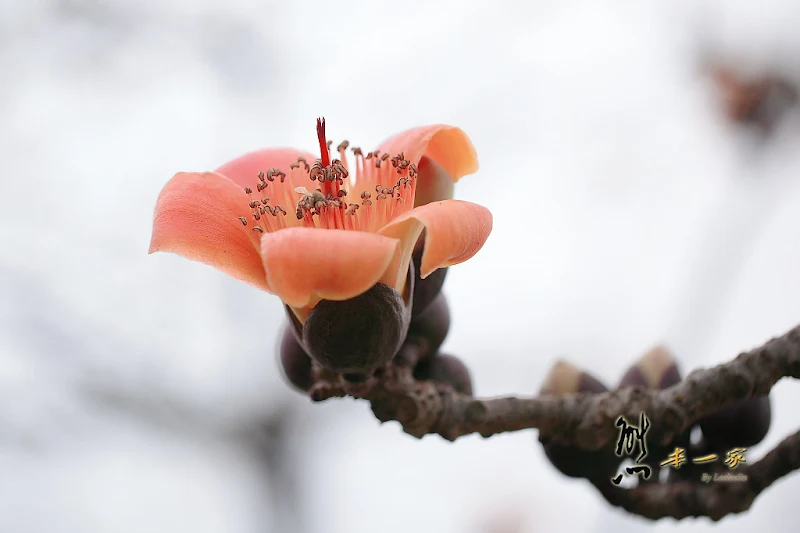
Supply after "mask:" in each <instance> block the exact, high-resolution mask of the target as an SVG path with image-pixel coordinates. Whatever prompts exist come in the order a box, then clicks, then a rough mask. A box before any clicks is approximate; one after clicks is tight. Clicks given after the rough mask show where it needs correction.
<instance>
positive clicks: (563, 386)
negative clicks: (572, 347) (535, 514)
mask: <svg viewBox="0 0 800 533" xmlns="http://www.w3.org/2000/svg"><path fill="white" fill-rule="evenodd" d="M607 391H608V388H607V387H606V386H605V385H604V384H603V383H602V382H600V381H599V380H598V379H597V378H595V377H594V376H592V375H590V374H588V373H586V372H583V371H582V370H580V369H579V368H577V367H575V366H573V365H571V364H570V363H567V362H565V361H557V362H556V363H555V364H554V365H553V367H552V368H551V369H550V372H549V373H548V375H547V377H546V378H545V381H544V383H543V384H542V387H541V389H540V391H539V393H540V394H546V395H553V396H563V395H569V394H576V393H579V392H592V393H601V392H607ZM539 442H540V443H541V444H542V446H543V447H544V453H545V455H547V458H548V459H549V460H550V462H551V463H552V464H553V466H555V467H556V468H557V469H558V470H559V472H561V473H562V474H564V475H565V476H568V477H574V478H586V479H589V480H592V481H600V482H607V483H610V481H609V480H610V479H611V478H612V477H614V474H615V473H616V470H617V468H618V467H619V464H620V463H621V462H622V459H621V458H619V457H617V456H616V455H615V454H614V447H613V446H609V447H608V449H601V450H597V451H593V452H587V451H584V450H580V449H577V448H574V447H572V446H563V445H560V444H551V443H549V442H548V439H546V438H544V437H542V436H541V435H539ZM604 478H605V481H603V480H604Z"/></svg>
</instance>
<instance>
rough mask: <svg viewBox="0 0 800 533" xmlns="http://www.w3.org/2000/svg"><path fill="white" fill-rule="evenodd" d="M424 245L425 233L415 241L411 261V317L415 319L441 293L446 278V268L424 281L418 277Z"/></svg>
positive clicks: (435, 272)
mask: <svg viewBox="0 0 800 533" xmlns="http://www.w3.org/2000/svg"><path fill="white" fill-rule="evenodd" d="M424 245H425V231H423V232H422V235H420V237H419V240H417V245H416V247H415V248H414V254H413V255H412V260H413V263H414V272H415V275H414V309H413V311H412V316H414V317H416V316H419V315H420V314H422V312H423V311H425V309H427V308H428V306H429V305H431V304H432V303H433V301H434V300H436V297H437V296H439V294H441V292H442V286H443V285H444V280H445V277H447V268H440V269H438V270H435V271H433V272H432V273H431V275H430V276H428V277H427V278H425V279H422V278H420V277H419V272H420V265H421V263H422V251H423V249H424Z"/></svg>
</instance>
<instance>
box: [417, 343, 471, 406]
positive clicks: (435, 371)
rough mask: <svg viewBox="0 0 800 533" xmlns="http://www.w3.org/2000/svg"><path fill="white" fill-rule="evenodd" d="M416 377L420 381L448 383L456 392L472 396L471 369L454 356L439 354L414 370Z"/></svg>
mask: <svg viewBox="0 0 800 533" xmlns="http://www.w3.org/2000/svg"><path fill="white" fill-rule="evenodd" d="M414 377H415V378H417V379H419V380H430V381H436V382H439V383H447V384H449V385H451V386H452V387H453V389H455V391H456V392H459V393H461V394H466V395H468V396H472V376H471V375H470V372H469V368H467V365H465V364H464V362H463V361H461V359H459V358H458V357H454V356H452V355H447V354H443V353H439V354H436V355H434V356H433V357H429V358H428V359H426V360H424V361H422V362H421V363H420V364H419V365H417V368H415V369H414Z"/></svg>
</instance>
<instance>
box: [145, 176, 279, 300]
mask: <svg viewBox="0 0 800 533" xmlns="http://www.w3.org/2000/svg"><path fill="white" fill-rule="evenodd" d="M248 212H249V209H248V207H247V196H246V195H245V194H244V192H243V191H242V189H241V188H240V187H239V186H238V185H236V184H235V183H233V182H232V181H231V180H229V179H227V178H226V177H225V176H221V175H219V174H216V173H214V172H203V173H194V172H179V173H178V174H175V176H174V177H173V178H172V179H171V180H169V182H167V184H166V185H165V186H164V188H163V189H162V190H161V193H160V194H159V196H158V200H157V201H156V208H155V213H154V215H153V234H152V237H151V239H150V252H149V253H153V252H171V253H175V254H178V255H181V256H183V257H185V258H187V259H191V260H193V261H199V262H201V263H205V264H207V265H210V266H212V267H214V268H216V269H218V270H221V271H222V272H224V273H226V274H228V275H230V276H233V277H234V278H236V279H239V280H242V281H245V282H247V283H250V284H252V285H255V286H256V287H258V288H260V289H263V290H268V288H267V285H266V282H265V277H264V267H263V266H262V264H261V257H260V255H259V252H258V249H259V235H258V234H256V232H255V231H253V230H252V228H251V226H249V225H248V226H247V227H245V226H243V225H242V223H241V221H239V220H238V217H239V216H242V215H246V214H248ZM251 222H252V221H251Z"/></svg>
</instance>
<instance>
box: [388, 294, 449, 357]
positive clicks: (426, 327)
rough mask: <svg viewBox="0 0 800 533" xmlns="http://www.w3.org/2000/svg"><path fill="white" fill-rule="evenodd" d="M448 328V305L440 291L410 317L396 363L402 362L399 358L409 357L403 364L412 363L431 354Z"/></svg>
mask: <svg viewBox="0 0 800 533" xmlns="http://www.w3.org/2000/svg"><path fill="white" fill-rule="evenodd" d="M449 330H450V307H449V306H448V305H447V299H446V298H445V296H444V293H440V294H439V296H437V297H436V299H435V300H434V301H433V303H431V305H429V306H428V308H427V309H425V311H424V312H423V313H421V314H419V315H417V316H416V317H414V318H412V319H411V325H410V326H409V328H408V336H407V337H406V342H405V344H404V346H403V348H402V349H401V350H400V354H398V359H397V360H396V363H398V364H404V363H403V362H402V361H400V359H402V358H410V360H409V361H407V362H405V364H410V365H413V364H415V363H416V362H418V361H420V360H422V359H425V358H426V357H430V356H432V355H433V354H435V353H436V352H437V351H438V350H439V347H440V346H441V345H442V343H443V342H444V340H445V338H446V337H447V332H448V331H449Z"/></svg>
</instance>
